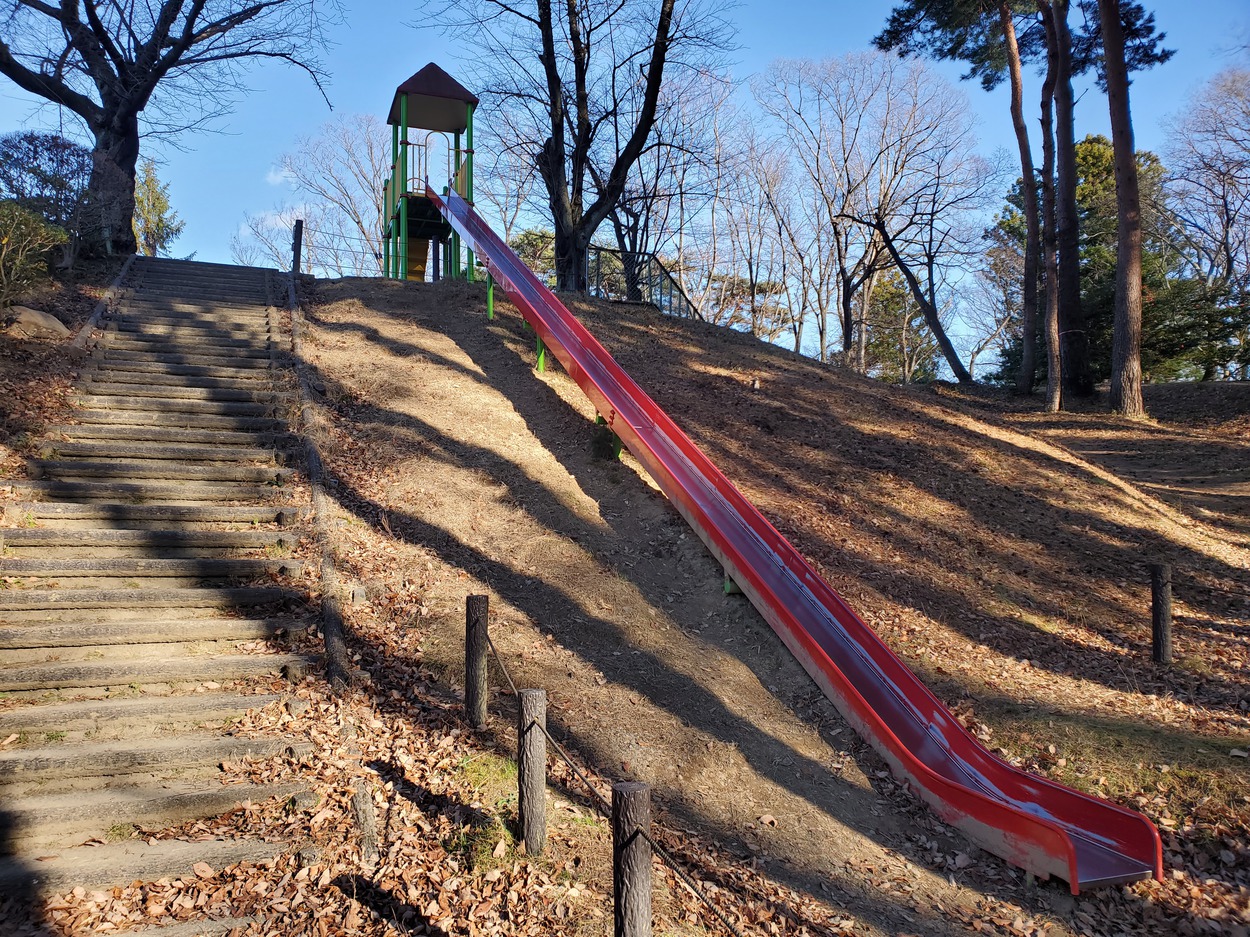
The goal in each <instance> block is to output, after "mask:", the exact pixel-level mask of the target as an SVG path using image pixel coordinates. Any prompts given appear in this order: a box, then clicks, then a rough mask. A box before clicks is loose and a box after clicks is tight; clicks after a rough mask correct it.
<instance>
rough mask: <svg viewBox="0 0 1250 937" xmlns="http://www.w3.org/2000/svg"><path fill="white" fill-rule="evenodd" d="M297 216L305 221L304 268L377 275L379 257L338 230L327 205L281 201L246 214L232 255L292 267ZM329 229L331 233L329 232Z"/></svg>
mask: <svg viewBox="0 0 1250 937" xmlns="http://www.w3.org/2000/svg"><path fill="white" fill-rule="evenodd" d="M297 219H300V220H303V222H304V241H303V268H304V269H305V270H308V271H310V272H312V273H315V274H317V275H318V276H324V277H350V276H377V275H378V264H377V258H376V257H375V256H374V255H373V254H372V253H366V252H364V251H362V250H361V249H360V247H359V246H358V245H355V244H352V243H351V242H349V241H345V240H344V239H343V238H342V237H339V236H337V235H336V234H335V233H334V227H333V225H334V223H333V221H331V220H330V219H328V218H327V217H326V209H325V208H324V206H320V205H314V204H303V205H279V206H278V207H277V208H275V209H273V210H272V211H267V212H260V213H259V214H255V215H251V214H245V215H244V216H243V223H242V225H241V226H240V229H239V230H238V231H237V232H235V234H234V235H232V236H231V238H230V256H231V257H232V258H233V259H234V261H235V263H239V264H244V265H245V266H249V267H260V266H272V267H277V268H278V269H279V270H287V269H290V266H291V235H292V231H293V229H294V227H295V222H296V220H297ZM327 232H329V233H327Z"/></svg>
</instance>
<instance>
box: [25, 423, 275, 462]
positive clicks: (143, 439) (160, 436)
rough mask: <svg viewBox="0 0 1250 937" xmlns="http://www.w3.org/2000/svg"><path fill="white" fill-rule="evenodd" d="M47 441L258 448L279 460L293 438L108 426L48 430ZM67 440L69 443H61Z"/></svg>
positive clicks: (64, 425)
mask: <svg viewBox="0 0 1250 937" xmlns="http://www.w3.org/2000/svg"><path fill="white" fill-rule="evenodd" d="M47 435H48V438H49V439H51V440H52V441H53V442H54V443H55V442H57V441H58V440H60V441H65V442H69V441H70V440H71V439H72V441H74V442H97V441H98V442H115V443H118V444H119V445H121V444H126V443H130V442H133V443H138V444H142V443H151V444H153V445H178V444H182V445H188V446H196V445H200V446H208V447H209V448H224V447H230V446H238V447H240V448H249V447H259V448H262V449H266V450H269V451H273V452H278V453H279V454H280V455H281V456H282V457H283V458H285V453H286V452H288V451H289V450H290V448H291V447H292V445H293V444H294V442H295V440H294V437H291V436H287V435H285V434H280V433H272V432H270V433H255V432H252V433H248V432H232V431H230V430H211V429H166V428H164V427H159V426H126V425H120V424H116V425H113V424H110V425H105V426H100V425H96V424H91V423H62V424H59V425H57V426H49V427H48V430H47ZM65 437H70V439H65Z"/></svg>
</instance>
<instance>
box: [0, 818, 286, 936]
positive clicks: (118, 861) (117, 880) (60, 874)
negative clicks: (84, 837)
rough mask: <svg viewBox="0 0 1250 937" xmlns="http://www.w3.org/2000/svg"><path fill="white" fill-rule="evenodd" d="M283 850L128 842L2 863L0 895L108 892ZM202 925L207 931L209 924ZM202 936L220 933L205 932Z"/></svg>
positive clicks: (244, 844)
mask: <svg viewBox="0 0 1250 937" xmlns="http://www.w3.org/2000/svg"><path fill="white" fill-rule="evenodd" d="M286 848H287V847H285V846H284V845H283V844H281V843H266V842H262V841H260V840H254V839H223V840H210V841H202V840H201V841H197V842H183V841H181V840H157V841H156V842H155V843H152V844H149V843H147V842H145V841H143V840H139V839H130V840H125V841H124V842H120V843H110V844H108V845H105V846H96V845H91V846H79V847H76V848H73V849H63V850H59V851H58V852H57V854H55V855H46V856H45V855H41V856H39V857H38V858H37V859H36V858H35V857H33V856H31V857H25V858H22V857H17V858H13V859H9V860H7V861H4V860H0V893H3V894H10V895H29V896H31V898H32V899H33V898H34V897H35V896H43V897H49V896H52V895H57V894H61V893H63V892H68V891H70V890H71V889H74V888H77V887H79V886H81V887H83V888H88V889H92V890H95V889H107V888H111V887H114V886H121V885H129V884H130V883H131V882H154V881H157V880H158V879H162V878H176V877H178V876H193V875H194V874H195V873H194V871H192V867H193V866H194V865H195V864H196V863H199V862H206V863H208V865H209V866H211V867H212V868H213V869H218V870H219V869H222V868H225V867H226V866H231V865H237V864H238V863H241V862H252V863H259V862H265V861H268V860H271V859H274V858H276V857H277V856H279V855H281V854H282V853H283V852H284V851H285V849H286ZM201 923H202V924H203V925H204V926H205V927H207V926H208V925H209V923H210V922H201ZM157 933H158V934H159V933H160V932H159V931H158V932H157ZM204 933H210V934H217V933H220V932H219V931H213V930H206V931H205V932H204ZM171 937H172V935H171ZM178 937H200V932H199V930H198V929H196V930H192V931H190V932H188V933H184V934H181V935H178Z"/></svg>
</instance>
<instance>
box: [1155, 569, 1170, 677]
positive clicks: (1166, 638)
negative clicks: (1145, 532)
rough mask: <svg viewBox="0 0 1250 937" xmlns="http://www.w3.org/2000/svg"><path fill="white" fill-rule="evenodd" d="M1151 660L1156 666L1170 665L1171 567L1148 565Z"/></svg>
mask: <svg viewBox="0 0 1250 937" xmlns="http://www.w3.org/2000/svg"><path fill="white" fill-rule="evenodd" d="M1150 625H1151V638H1152V640H1151V655H1150V656H1151V658H1152V659H1153V660H1154V662H1155V663H1156V664H1170V663H1172V567H1171V566H1170V565H1169V564H1167V563H1151V564H1150Z"/></svg>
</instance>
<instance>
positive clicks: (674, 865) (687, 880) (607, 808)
mask: <svg viewBox="0 0 1250 937" xmlns="http://www.w3.org/2000/svg"><path fill="white" fill-rule="evenodd" d="M472 599H480V597H478V596H471V597H470V600H472ZM479 614H480V613H479ZM473 617H474V616H473V611H472V601H471V602H470V612H469V619H470V623H469V627H470V629H472V627H473V622H472V619H473ZM481 617H484V616H481ZM485 637H486V642H485V643H486V646H487V647H488V648H489V649H490V655H491V657H492V658H494V661H495V664H496V665H497V666H498V667H499V672H500V673H501V674H502V675H503V678H504V682H505V683H507V684H508V689H509V690H510V691H511V693H512V695H513V696H514V697H517V698H520V695H521V693H520V691H519V690H518V689H517V685H516V681H515V680H513V679H512V674H510V673H509V672H508V665H507V664H506V663H505V662H504V659H503V655H501V654H500V653H499V648H498V647H496V646H495V642H494V640H493V639H492V638H491V637H490V633H489V630H487V631H486V634H485ZM469 666H470V664H469V662H468V661H466V668H468V667H469ZM519 728H520V734H522V735H524V734H525V733H527V732H528V731H529V730H530V729H532V728H537V729H539V730H540V731H541V732H542V734H543V736H544V737H545V738H546V741H547V742H548V743H549V744H550V745H551V747H552V748H553V749H554V750H555V752H556V754H557V755H558V756H559V757H560V759H561V760H562V761H563V762H564V763H565V765H567V766H568V768H569V770H570V771H571V772H572V773H573V775H574V776H575V777H576V778H577V779H578V780H579V781H580V782H581V783H582V786H583V787H584V788H585V789H586V790H587V791H588V792H589V794H590V796H591V800H592V802H593V803H594V805H595V807H596V809H597V810H598V811H599V813H600V814H601V815H602V816H603V818H604V819H606V820H611V819H612V803H611V801H609V800H608V798H607V797H605V796H604V795H603V794H602V793H600V791H599V789H598V788H597V787H595V785H594V783H593V782H592V781H591V780H590V778H589V777H587V776H586V773H585V772H584V771H582V769H581V768H580V767H578V765H577V764H576V763H575V762H574V761H573V759H572V758H571V757H570V756H569V753H568V752H567V751H565V749H564V746H563V745H561V744H560V743H559V741H557V740H556V738H555V736H553V735H552V734H551V732H550V730H549V729H548V728H547V726H546V725H545V723H543V722H539V721H537V720H531V721H530V722H529V723H528V724H527V725H522V726H520V727H519ZM629 835H630V836H631V837H632V836H641V837H642V839H643V840H644V841H645V842H646V843H647V845H648V846H649V847H650V848H651V852H652V853H653V854H654V855H655V856H657V857H658V858H659V859H660V861H661V862H663V863H664V864H665V865H666V866H667V867H668V868H669V869H671V870H672V872H673V874H674V875H676V876H677V878H678V880H679V881H681V883H682V884H683V885H685V886H686V887H687V888H689V889H690V891H691V892H692V893H693V894H694V896H695V897H696V898H698V899H699V901H700V902H702V903H703V905H704V906H705V907H706V908H707V909H708V910H709V911H710V912H711V913H712V915H713V916H714V917H715V918H716V919H717V920H718V921H720V922H721V924H723V925H724V926H725V929H726V930H727V931H729V933H730V934H732V935H733V937H743V933H742V931H741V930H739V929H738V928H737V926H735V925H734V923H733V922H732V921H730V920H729V918H728V916H727V915H726V914H725V912H724V911H722V910H721V909H720V908H719V907H717V905H716V904H715V903H714V902H713V901H712V899H711V898H709V897H708V895H707V893H706V892H705V891H704V890H703V889H702V888H700V887H699V883H698V882H697V881H695V879H694V877H693V876H691V875H690V873H688V872H687V871H686V870H685V869H684V868H683V867H682V866H681V864H680V862H679V861H678V860H677V859H676V858H675V857H674V856H673V854H672V853H671V852H669V851H668V850H667V849H665V848H664V846H662V845H661V844H660V843H659V842H657V841H656V839H655V837H654V836H652V835H651V833H649V832H648V831H647V830H645V829H643V828H642V827H641V826H636V827H634V828H633V829H632V830H631V831H630V833H629Z"/></svg>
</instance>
